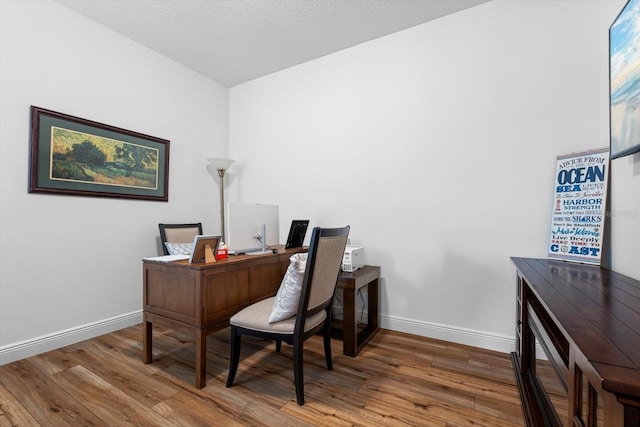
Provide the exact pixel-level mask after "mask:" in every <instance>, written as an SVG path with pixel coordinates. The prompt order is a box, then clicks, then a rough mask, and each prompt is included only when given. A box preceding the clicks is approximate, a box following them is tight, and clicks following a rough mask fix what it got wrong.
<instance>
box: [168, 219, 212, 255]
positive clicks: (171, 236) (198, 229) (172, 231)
mask: <svg viewBox="0 0 640 427" xmlns="http://www.w3.org/2000/svg"><path fill="white" fill-rule="evenodd" d="M158 228H160V241H161V242H162V251H163V253H164V254H165V255H169V251H168V249H167V245H165V243H166V242H169V243H191V242H193V238H194V237H195V236H199V235H202V223H200V222H197V223H191V224H158Z"/></svg>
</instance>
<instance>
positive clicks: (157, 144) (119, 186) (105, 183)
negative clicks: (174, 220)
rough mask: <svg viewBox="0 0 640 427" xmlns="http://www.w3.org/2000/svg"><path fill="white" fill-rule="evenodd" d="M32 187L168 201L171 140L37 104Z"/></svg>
mask: <svg viewBox="0 0 640 427" xmlns="http://www.w3.org/2000/svg"><path fill="white" fill-rule="evenodd" d="M30 160H31V165H30V166H31V169H30V172H31V173H30V181H29V192H30V193H53V194H65V195H75V196H97V197H117V198H130V199H144V200H157V201H168V198H169V195H168V183H169V141H167V140H165V139H160V138H156V137H153V136H149V135H144V134H141V133H137V132H133V131H129V130H126V129H122V128H117V127H114V126H109V125H105V124H102V123H98V122H94V121H90V120H86V119H81V118H78V117H74V116H70V115H66V114H62V113H58V112H55V111H50V110H45V109H42V108H39V107H34V106H32V107H31V157H30Z"/></svg>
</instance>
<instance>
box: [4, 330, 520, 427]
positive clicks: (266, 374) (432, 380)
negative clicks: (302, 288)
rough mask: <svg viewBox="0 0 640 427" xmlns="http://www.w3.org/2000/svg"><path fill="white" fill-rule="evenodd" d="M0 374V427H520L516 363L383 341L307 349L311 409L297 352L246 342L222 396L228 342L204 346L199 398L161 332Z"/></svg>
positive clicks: (187, 352) (179, 340) (189, 364)
mask: <svg viewBox="0 0 640 427" xmlns="http://www.w3.org/2000/svg"><path fill="white" fill-rule="evenodd" d="M141 341H142V327H141V325H137V326H133V327H130V328H127V329H123V330H121V331H117V332H113V333H111V334H107V335H104V336H101V337H98V338H94V339H91V340H88V341H84V342H81V343H78V344H74V345H71V346H68V347H64V348H61V349H58V350H54V351H50V352H48V353H44V354H41V355H37V356H33V357H30V358H28V359H24V360H20V361H17V362H14V363H10V364H7V365H4V366H0V426H64V425H73V426H78V425H82V426H120V425H135V426H246V425H251V426H313V425H319V426H325V425H326V426H438V427H444V426H491V427H496V426H505V427H507V426H523V425H524V420H523V417H522V409H521V407H520V398H519V397H518V390H517V387H516V383H515V379H514V375H513V372H512V369H511V360H510V358H509V355H507V354H502V353H495V352H491V351H487V350H482V349H478V348H473V347H467V346H462V345H458V344H452V343H447V342H442V341H437V340H433V339H428V338H424V337H418V336H414V335H409V334H403V333H398V332H392V331H388V330H381V331H380V332H379V333H378V334H377V335H376V336H375V337H374V339H373V340H372V341H371V343H369V345H367V347H365V349H364V350H363V351H362V352H361V353H360V355H358V357H356V358H351V357H348V356H343V355H342V342H341V341H338V340H333V341H332V349H333V371H327V369H326V367H325V365H324V356H323V349H322V339H321V338H320V337H313V338H311V339H310V340H309V341H307V343H306V346H305V366H304V368H305V372H304V379H305V405H304V406H298V404H297V403H296V398H295V389H294V385H293V372H292V361H291V360H292V351H291V347H289V346H287V345H286V344H283V346H282V352H281V353H279V354H278V353H276V352H275V344H274V343H272V342H269V341H262V340H258V339H252V338H251V337H248V338H246V337H245V338H243V345H242V355H241V362H240V367H239V368H238V373H237V375H236V381H235V385H234V386H233V387H232V388H229V389H227V388H225V381H226V378H227V370H228V366H229V359H228V358H229V356H228V352H229V330H228V329H224V330H222V331H219V332H217V333H214V334H211V335H209V338H208V342H207V386H206V387H205V388H204V389H202V390H198V389H196V388H194V386H193V384H194V368H193V364H194V348H195V343H194V339H193V337H190V336H189V335H185V334H183V333H181V332H179V331H175V330H172V329H168V328H163V327H161V326H157V325H154V349H153V350H154V352H153V357H154V361H153V363H152V364H150V365H145V364H143V363H142V343H141Z"/></svg>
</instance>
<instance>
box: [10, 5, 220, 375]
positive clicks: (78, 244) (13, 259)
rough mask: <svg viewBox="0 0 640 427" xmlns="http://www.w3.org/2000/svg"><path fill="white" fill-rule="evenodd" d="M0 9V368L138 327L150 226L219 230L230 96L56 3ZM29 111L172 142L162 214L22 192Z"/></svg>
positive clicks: (151, 244)
mask: <svg viewBox="0 0 640 427" xmlns="http://www.w3.org/2000/svg"><path fill="white" fill-rule="evenodd" d="M0 7H1V9H0V16H1V21H0V31H1V33H0V91H1V93H2V95H1V96H0V123H1V127H0V236H1V237H0V364H2V363H5V362H8V361H10V360H15V359H16V358H19V357H24V356H27V355H29V354H33V353H35V352H38V351H43V350H46V349H48V348H49V347H55V346H58V345H62V344H65V343H66V342H73V341H78V340H80V339H84V338H88V337H90V336H93V335H98V334H100V333H103V332H107V331H109V330H113V329H118V328H120V327H124V326H128V325H130V324H135V323H138V322H140V321H141V319H142V316H141V309H142V263H141V259H142V258H143V257H144V256H148V255H156V254H157V251H158V249H157V246H156V238H157V236H158V225H157V224H158V223H159V222H174V221H175V222H182V221H202V222H203V225H204V228H205V232H211V233H213V232H219V228H220V226H219V214H218V209H219V207H218V190H217V181H216V180H214V178H213V177H212V176H211V175H210V174H209V173H208V172H207V169H206V165H207V162H206V158H207V157H211V156H215V157H223V156H226V155H227V149H228V145H227V144H228V89H226V88H224V87H223V86H221V85H219V84H217V83H215V82H213V81H211V80H209V79H206V78H204V77H203V76H201V75H199V74H196V73H194V72H192V71H190V70H188V69H186V68H184V67H183V66H181V65H179V64H177V63H175V62H173V61H170V60H168V59H166V58H164V57H162V56H160V55H158V54H156V53H155V52H153V51H150V50H149V49H147V48H145V47H143V46H141V45H139V44H137V43H134V42H132V41H130V40H128V39H125V38H123V37H122V36H119V35H117V34H115V33H114V32H112V31H111V30H108V29H107V28H105V27H103V26H101V25H98V24H96V23H94V22H92V21H90V20H87V19H85V18H84V17H82V16H81V15H78V14H76V13H75V12H72V11H70V10H68V9H66V8H64V7H63V6H61V5H59V4H58V3H55V2H51V1H48V0H43V1H13V0H2V1H1V2H0ZM30 105H36V106H39V107H43V108H47V109H51V110H55V111H59V112H62V113H66V114H70V115H74V116H78V117H82V118H85V119H90V120H94V121H98V122H102V123H106V124H109V125H113V126H117V127H121V128H124V129H130V130H133V131H136V132H140V133H144V134H148V135H153V136H156V137H160V138H165V139H169V140H170V141H171V145H170V170H169V173H170V175H169V176H170V184H169V202H168V203H162V202H150V201H136V200H118V199H106V198H89V197H72V196H56V195H43V194H29V193H28V192H27V182H28V174H29V172H28V171H29V169H28V166H29V165H28V155H29V126H30V122H29V107H30ZM216 179H217V177H216Z"/></svg>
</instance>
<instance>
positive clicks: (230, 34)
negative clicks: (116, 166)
mask: <svg viewBox="0 0 640 427" xmlns="http://www.w3.org/2000/svg"><path fill="white" fill-rule="evenodd" d="M56 1H57V2H58V3H60V4H62V5H64V6H66V7H68V8H70V9H72V10H75V11H76V12H78V13H80V14H82V15H84V16H86V17H88V18H90V19H92V20H94V21H97V22H99V23H101V24H103V25H105V26H106V27H108V28H111V29H113V30H115V31H116V32H118V33H120V34H122V35H124V36H126V37H128V38H130V39H132V40H135V41H137V42H139V43H141V44H143V45H145V46H147V47H149V48H151V49H153V50H155V51H156V52H159V53H161V54H162V55H164V56H167V57H169V58H171V59H173V60H175V61H177V62H179V63H181V64H183V65H185V66H186V67H189V68H191V69H193V70H195V71H197V72H199V73H201V74H203V75H205V76H207V77H209V78H211V79H213V80H215V81H217V82H218V83H221V84H223V85H225V86H228V87H231V86H235V85H237V84H240V83H244V82H246V81H249V80H252V79H255V78H257V77H261V76H264V75H267V74H270V73H273V72H275V71H279V70H282V69H285V68H288V67H291V66H294V65H297V64H300V63H303V62H306V61H309V60H311V59H314V58H318V57H321V56H324V55H327V54H330V53H333V52H337V51H339V50H342V49H346V48H348V47H351V46H354V45H357V44H359V43H363V42H366V41H368V40H372V39H375V38H378V37H382V36H384V35H387V34H391V33H393V32H396V31H400V30H403V29H406V28H409V27H412V26H415V25H418V24H422V23H424V22H427V21H430V20H432V19H436V18H439V17H441V16H444V15H448V14H451V13H455V12H458V11H460V10H463V9H466V8H469V7H472V6H475V5H478V4H480V3H484V2H486V1H488V0H135V1H134V0H56Z"/></svg>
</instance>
